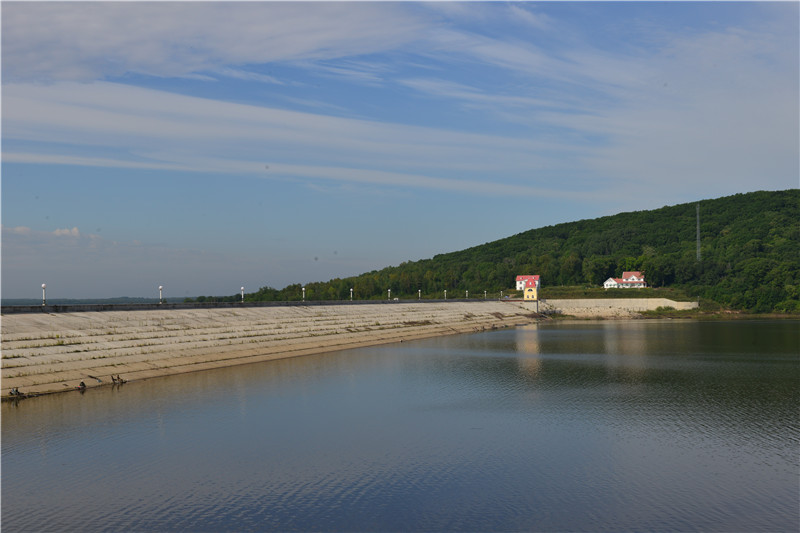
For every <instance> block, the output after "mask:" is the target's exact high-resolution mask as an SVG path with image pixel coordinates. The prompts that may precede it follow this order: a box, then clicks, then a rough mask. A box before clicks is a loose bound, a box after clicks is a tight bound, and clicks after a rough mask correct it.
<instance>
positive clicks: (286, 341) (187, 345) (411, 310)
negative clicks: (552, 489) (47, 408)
mask: <svg viewBox="0 0 800 533" xmlns="http://www.w3.org/2000/svg"><path fill="white" fill-rule="evenodd" d="M534 318H535V317H534V315H533V314H532V313H531V311H529V310H528V309H526V308H525V306H522V305H516V304H514V303H510V302H496V301H495V302H465V303H457V302H452V303H451V302H447V303H425V304H419V303H392V304H366V305H352V306H350V305H313V306H300V305H298V306H290V307H241V308H238V309H228V308H222V309H191V310H188V309H178V310H170V309H165V310H160V309H159V310H151V311H103V312H76V313H41V312H40V313H27V314H6V315H3V321H2V333H3V335H2V395H3V396H7V395H8V394H9V392H10V391H11V389H12V388H14V387H16V388H18V389H19V390H20V392H22V393H27V394H30V393H50V392H58V391H66V390H74V389H76V388H77V387H78V386H79V384H80V383H81V382H84V383H85V385H86V386H87V387H93V386H98V385H109V384H112V380H111V376H112V375H120V376H121V377H122V378H123V379H125V380H129V381H130V380H137V379H145V378H152V377H156V376H165V375H169V374H179V373H183V372H193V371H198V370H207V369H211V368H218V367H223V366H230V365H235V364H244V363H254V362H260V361H268V360H270V359H277V358H284V357H293V356H299V355H308V354H314V353H321V352H326V351H332V350H341V349H346V348H354V347H359V346H368V345H377V344H384V343H392V342H400V341H403V340H409V339H417V338H424V337H433V336H439V335H446V334H452V333H465V332H473V331H481V330H484V329H490V328H496V327H505V326H513V325H516V324H521V323H530V322H532V321H533V320H534Z"/></svg>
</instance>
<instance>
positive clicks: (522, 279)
mask: <svg viewBox="0 0 800 533" xmlns="http://www.w3.org/2000/svg"><path fill="white" fill-rule="evenodd" d="M529 281H531V282H535V284H536V288H537V289H538V288H539V275H538V274H536V275H527V274H526V275H521V276H517V290H518V291H524V290H525V287H527V286H528V282H529Z"/></svg>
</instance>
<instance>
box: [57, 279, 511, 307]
mask: <svg viewBox="0 0 800 533" xmlns="http://www.w3.org/2000/svg"><path fill="white" fill-rule="evenodd" d="M46 289H47V284H46V283H42V305H46V304H47V296H46V292H45V291H46ZM240 290H241V291H242V303H244V287H241V288H240ZM163 293H164V286H163V285H159V286H158V303H159V304H161V303H163V302H164V297H163ZM502 297H503V291H500V298H502ZM466 298H469V291H466ZM391 299H392V289H389V300H391ZM417 299H418V300H422V289H419V290H418V291H417ZM444 299H445V300H447V289H445V290H444ZM483 299H484V300H485V299H486V291H483ZM303 301H304V302H305V301H306V288H305V287H303ZM350 301H351V302H352V301H353V289H350Z"/></svg>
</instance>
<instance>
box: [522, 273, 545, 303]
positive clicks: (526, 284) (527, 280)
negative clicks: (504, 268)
mask: <svg viewBox="0 0 800 533" xmlns="http://www.w3.org/2000/svg"><path fill="white" fill-rule="evenodd" d="M540 283H541V279H540V278H539V275H538V274H536V275H530V276H528V275H525V276H517V290H518V291H522V297H523V299H525V300H538V299H539V286H540Z"/></svg>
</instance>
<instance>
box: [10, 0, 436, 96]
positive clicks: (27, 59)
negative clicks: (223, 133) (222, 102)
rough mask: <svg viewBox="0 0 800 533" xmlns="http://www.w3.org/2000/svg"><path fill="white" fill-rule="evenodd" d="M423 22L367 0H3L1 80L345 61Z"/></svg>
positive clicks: (393, 42)
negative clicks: (358, 0) (354, 0)
mask: <svg viewBox="0 0 800 533" xmlns="http://www.w3.org/2000/svg"><path fill="white" fill-rule="evenodd" d="M178 21H179V23H178ZM425 25H426V23H424V22H423V21H422V20H421V19H419V18H418V17H415V16H413V15H411V14H410V13H409V12H408V11H407V10H404V9H398V8H397V7H394V6H392V5H376V4H370V3H362V4H359V5H358V8H357V9H353V6H350V5H348V4H341V3H337V2H321V3H316V4H314V6H313V9H309V5H308V4H306V5H303V6H298V5H296V4H293V3H290V2H287V3H282V2H263V3H262V2H242V3H229V2H195V3H183V2H82V3H75V2H64V3H61V2H33V3H27V2H20V3H15V2H10V3H6V4H4V5H3V32H2V45H3V46H2V55H3V77H4V78H5V79H6V80H9V81H26V80H38V81H41V80H51V81H54V80H78V81H91V80H96V79H104V78H107V77H110V76H120V75H123V74H125V73H128V72H131V73H139V74H147V75H152V76H183V75H190V74H195V73H199V72H204V71H215V70H218V69H221V68H228V67H230V66H231V65H246V64H259V63H269V62H280V61H299V60H308V59H313V60H318V59H331V58H337V57H350V56H354V55H361V54H367V53H374V52H380V51H383V50H391V49H393V48H395V47H397V46H398V45H400V44H402V43H405V42H407V41H409V40H410V39H413V38H414V36H415V34H416V31H417V30H418V29H419V28H420V27H423V26H425Z"/></svg>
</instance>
